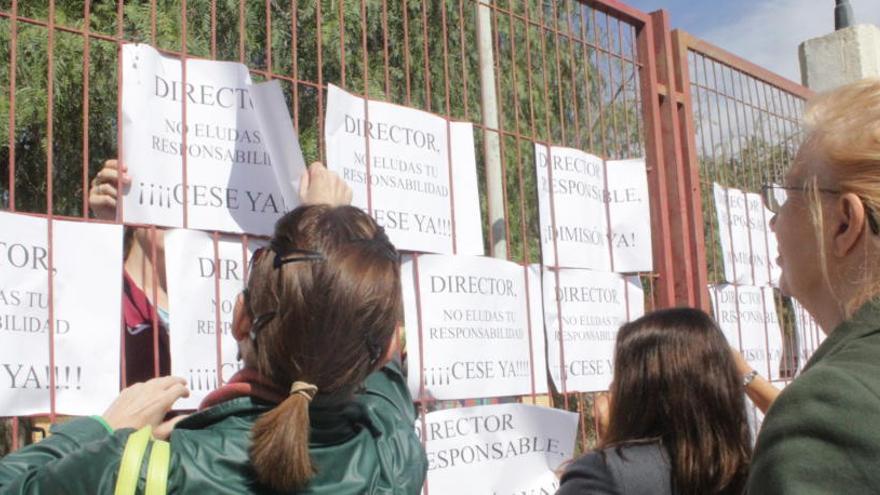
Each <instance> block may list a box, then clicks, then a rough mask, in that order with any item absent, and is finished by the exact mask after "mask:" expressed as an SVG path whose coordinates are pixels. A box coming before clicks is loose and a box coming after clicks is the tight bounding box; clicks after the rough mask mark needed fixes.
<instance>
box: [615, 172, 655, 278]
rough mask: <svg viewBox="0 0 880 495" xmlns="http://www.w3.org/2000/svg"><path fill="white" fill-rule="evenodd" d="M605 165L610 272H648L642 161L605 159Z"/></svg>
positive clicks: (649, 252) (646, 200)
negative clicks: (609, 229) (606, 160)
mask: <svg viewBox="0 0 880 495" xmlns="http://www.w3.org/2000/svg"><path fill="white" fill-rule="evenodd" d="M606 165H607V166H606V167H605V170H606V172H607V176H608V196H607V203H608V213H609V218H610V223H611V233H610V235H609V241H610V242H611V250H612V251H611V254H612V257H611V271H614V272H620V273H634V272H650V271H652V270H653V269H654V258H653V256H654V254H653V249H652V240H651V206H650V198H649V196H648V171H647V168H646V166H645V160H644V159H643V158H639V159H633V160H609V161H608V162H607V164H606Z"/></svg>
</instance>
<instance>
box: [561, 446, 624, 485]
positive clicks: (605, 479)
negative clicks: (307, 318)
mask: <svg viewBox="0 0 880 495" xmlns="http://www.w3.org/2000/svg"><path fill="white" fill-rule="evenodd" d="M556 493H557V495H577V494H588V493H589V494H605V495H616V494H619V493H620V492H619V491H618V490H617V486H616V484H615V482H614V478H613V477H612V475H611V472H610V471H609V470H608V465H607V463H606V453H605V452H603V451H594V452H590V453H588V454H585V455H583V456H581V457H580V458H578V459H576V460H574V461H573V462H571V464H569V465H568V467H567V468H566V469H565V472H564V473H563V474H562V478H561V479H560V482H559V491H557V492H556Z"/></svg>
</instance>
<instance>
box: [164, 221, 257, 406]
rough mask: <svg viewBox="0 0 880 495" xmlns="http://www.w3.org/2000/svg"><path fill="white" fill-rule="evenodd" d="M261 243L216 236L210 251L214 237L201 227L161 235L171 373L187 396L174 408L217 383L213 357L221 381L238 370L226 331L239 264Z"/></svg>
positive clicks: (240, 283) (240, 277) (238, 285)
mask: <svg viewBox="0 0 880 495" xmlns="http://www.w3.org/2000/svg"><path fill="white" fill-rule="evenodd" d="M261 245H262V244H261V243H258V242H254V241H250V242H248V244H247V247H246V248H244V247H243V246H242V242H241V240H240V239H239V238H237V237H225V236H223V237H219V238H218V239H217V251H216V254H215V250H214V238H213V237H212V236H211V235H210V234H208V233H206V232H199V231H196V230H185V229H175V230H170V231H168V232H167V233H166V234H165V263H166V265H165V266H166V272H167V277H168V280H167V283H168V313H169V320H170V321H169V327H170V328H169V340H170V347H171V374H172V375H175V376H180V377H183V378H185V379H186V381H187V385H188V387H189V390H190V396H189V397H188V398H185V399H180V400H179V401H177V402H176V403H175V407H176V408H178V409H195V408H197V407H198V405H199V403H200V402H201V401H202V399H203V398H204V397H205V395H207V394H208V393H209V392H210V391H212V390H214V389H216V388H217V387H218V383H217V381H218V374H217V366H218V360H219V366H220V371H221V373H220V377H221V378H222V380H223V383H225V382H226V381H227V380H229V378H230V377H231V376H232V375H233V374H234V373H235V372H236V371H238V370H239V369H241V367H242V363H241V362H240V361H238V359H237V354H238V345H237V344H236V342H235V338H234V337H233V335H232V310H233V308H234V307H235V300H236V298H237V297H238V295H239V294H240V293H241V289H242V288H243V287H244V269H245V267H246V266H247V263H248V262H249V261H250V256H251V255H252V254H253V252H254V250H256V249H257V248H259V247H260V246H261ZM245 249H246V250H245ZM218 259H219V260H218ZM218 261H219V262H218ZM217 277H219V279H220V280H219V282H220V294H219V298H218V297H217V290H216V285H215V284H216V278H217ZM217 304H219V306H220V308H219V309H220V322H219V329H218V323H217V306H216V305H217ZM218 330H219V332H220V340H219V346H220V348H219V350H218V339H217V332H218ZM221 385H222V383H221Z"/></svg>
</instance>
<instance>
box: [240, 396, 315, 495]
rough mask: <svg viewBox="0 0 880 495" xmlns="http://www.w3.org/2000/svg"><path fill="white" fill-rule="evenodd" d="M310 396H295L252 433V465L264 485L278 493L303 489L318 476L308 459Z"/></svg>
mask: <svg viewBox="0 0 880 495" xmlns="http://www.w3.org/2000/svg"><path fill="white" fill-rule="evenodd" d="M309 402H310V397H309V396H308V395H306V394H302V393H292V394H290V395H289V396H288V397H287V399H285V400H284V402H282V403H281V404H278V405H277V406H276V407H274V408H273V409H272V410H270V411H268V412H266V413H264V414H263V415H262V416H260V418H259V419H257V421H256V422H255V423H254V426H253V428H252V430H251V434H252V439H251V449H250V458H251V464H252V465H253V467H254V471H255V472H256V475H257V479H258V480H259V481H260V483H262V484H263V485H265V486H267V487H269V488H271V489H273V490H275V491H279V492H294V491H299V490H302V489H304V488H305V487H306V486H308V484H309V480H310V479H311V478H312V476H313V475H314V474H315V469H314V467H313V466H312V459H311V457H310V456H309Z"/></svg>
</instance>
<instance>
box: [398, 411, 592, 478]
mask: <svg viewBox="0 0 880 495" xmlns="http://www.w3.org/2000/svg"><path fill="white" fill-rule="evenodd" d="M577 425H578V415H577V414H575V413H571V412H567V411H560V410H558V409H550V408H546V407H538V406H528V405H524V404H503V405H492V406H477V407H465V408H460V409H447V410H445V411H437V412H432V413H429V414H427V415H426V417H425V424H424V431H423V425H422V420H421V419H417V420H416V424H415V428H416V433H417V434H419V435H420V436H424V438H425V452H426V454H427V456H428V479H427V481H426V486H425V492H430V493H444V494H445V493H460V494H468V495H471V494H474V495H476V494H485V495H494V494H501V493H517V494H518V493H529V494H531V493H534V494H539V493H555V492H556V489H557V488H559V480H558V479H557V477H556V474H555V473H554V471H555V470H556V469H558V468H559V467H560V465H561V464H562V463H563V462H565V461H567V460H570V459H571V458H572V457H573V456H574V444H575V435H576V433H577Z"/></svg>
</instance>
